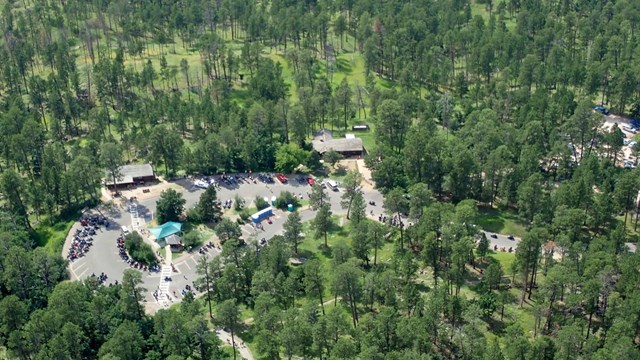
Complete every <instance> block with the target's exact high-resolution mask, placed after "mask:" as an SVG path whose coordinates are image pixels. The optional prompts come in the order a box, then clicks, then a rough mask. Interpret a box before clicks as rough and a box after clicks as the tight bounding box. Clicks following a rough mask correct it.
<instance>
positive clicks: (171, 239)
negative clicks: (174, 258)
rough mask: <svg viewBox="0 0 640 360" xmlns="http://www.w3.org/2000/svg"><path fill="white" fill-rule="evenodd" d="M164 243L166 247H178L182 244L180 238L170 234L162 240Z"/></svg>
mask: <svg viewBox="0 0 640 360" xmlns="http://www.w3.org/2000/svg"><path fill="white" fill-rule="evenodd" d="M164 241H165V242H166V243H167V245H180V244H182V239H181V238H180V236H178V235H176V234H172V235H169V236H167V237H166V238H164Z"/></svg>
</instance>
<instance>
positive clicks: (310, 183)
mask: <svg viewBox="0 0 640 360" xmlns="http://www.w3.org/2000/svg"><path fill="white" fill-rule="evenodd" d="M307 184H309V185H311V186H313V185H315V184H316V181H315V179H314V178H312V177H308V178H307Z"/></svg>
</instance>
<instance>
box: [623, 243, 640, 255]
mask: <svg viewBox="0 0 640 360" xmlns="http://www.w3.org/2000/svg"><path fill="white" fill-rule="evenodd" d="M624 246H626V247H627V249H628V250H629V252H632V253H635V252H636V251H637V250H638V247H637V246H636V244H634V243H630V242H627V243H624Z"/></svg>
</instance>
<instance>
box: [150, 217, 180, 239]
mask: <svg viewBox="0 0 640 360" xmlns="http://www.w3.org/2000/svg"><path fill="white" fill-rule="evenodd" d="M180 231H182V223H179V222H174V221H169V222H166V223H164V224H162V225H160V226H156V227H152V228H150V229H149V232H150V233H151V235H153V236H155V238H156V239H158V240H160V239H164V238H166V237H168V236H169V235H173V234H177V233H179V232H180ZM167 243H168V241H167Z"/></svg>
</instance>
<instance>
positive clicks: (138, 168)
mask: <svg viewBox="0 0 640 360" xmlns="http://www.w3.org/2000/svg"><path fill="white" fill-rule="evenodd" d="M104 175H105V179H106V183H107V185H113V179H112V178H111V176H110V174H109V173H108V171H106V170H105V172H104ZM152 176H153V168H152V167H151V164H139V165H124V166H121V167H120V178H118V179H116V184H117V185H120V184H131V183H133V182H134V181H135V179H139V178H146V177H152Z"/></svg>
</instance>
